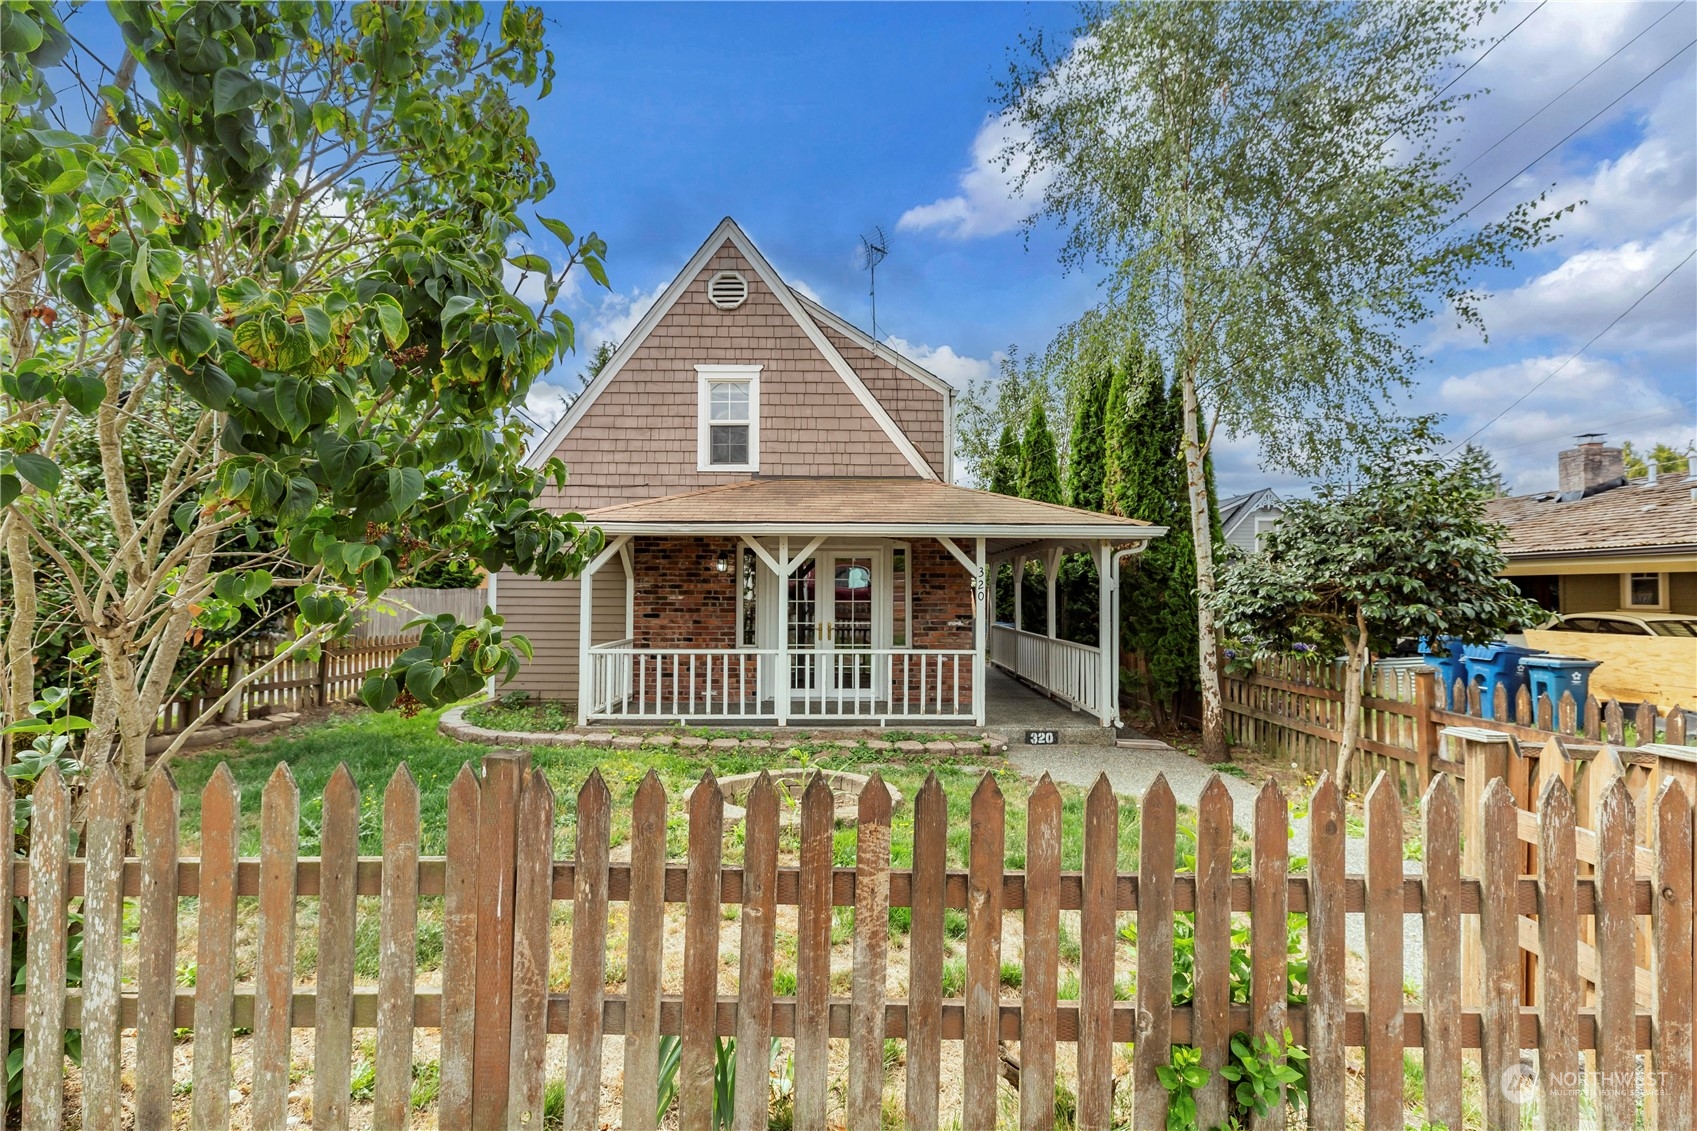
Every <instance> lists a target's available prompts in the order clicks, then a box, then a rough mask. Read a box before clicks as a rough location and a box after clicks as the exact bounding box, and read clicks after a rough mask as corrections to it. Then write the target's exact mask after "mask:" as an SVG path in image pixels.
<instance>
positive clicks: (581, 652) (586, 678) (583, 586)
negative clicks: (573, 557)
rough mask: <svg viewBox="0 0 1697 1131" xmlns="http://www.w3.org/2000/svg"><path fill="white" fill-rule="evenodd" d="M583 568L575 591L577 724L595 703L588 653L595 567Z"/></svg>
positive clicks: (593, 599) (587, 715)
mask: <svg viewBox="0 0 1697 1131" xmlns="http://www.w3.org/2000/svg"><path fill="white" fill-rule="evenodd" d="M596 564H597V563H595V562H591V563H590V564H589V565H586V566H584V568H583V574H582V575H581V576H580V577H579V578H578V583H577V585H578V590H577V593H578V595H577V717H578V721H579V722H583V721H585V720H587V719H588V718H589V712H590V710H591V709H592V705H593V704H594V702H595V673H594V671H593V670H592V669H591V667H590V664H591V662H592V661H593V659H594V656H593V655H592V654H591V652H590V651H589V642H590V633H591V632H592V631H593V630H594V627H595V566H596Z"/></svg>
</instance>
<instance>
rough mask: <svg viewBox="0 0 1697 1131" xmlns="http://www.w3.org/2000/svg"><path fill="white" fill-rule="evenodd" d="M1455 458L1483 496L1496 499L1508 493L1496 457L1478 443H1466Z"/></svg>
mask: <svg viewBox="0 0 1697 1131" xmlns="http://www.w3.org/2000/svg"><path fill="white" fill-rule="evenodd" d="M1456 459H1457V461H1459V462H1460V463H1461V464H1463V465H1464V466H1465V467H1466V468H1467V469H1468V472H1469V474H1470V475H1471V476H1472V477H1473V479H1474V481H1475V482H1477V483H1478V484H1479V490H1480V493H1481V494H1482V495H1483V496H1484V497H1485V498H1487V499H1496V498H1501V497H1502V496H1503V495H1506V494H1508V482H1507V480H1505V479H1504V478H1503V473H1502V469H1501V468H1499V467H1498V466H1497V461H1496V457H1494V456H1492V455H1491V453H1490V452H1488V451H1486V450H1485V449H1484V448H1482V447H1480V446H1479V445H1478V444H1468V445H1467V446H1466V447H1464V448H1462V449H1461V454H1460V455H1458V456H1457V457H1456Z"/></svg>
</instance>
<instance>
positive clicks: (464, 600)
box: [354, 588, 489, 637]
mask: <svg viewBox="0 0 1697 1131" xmlns="http://www.w3.org/2000/svg"><path fill="white" fill-rule="evenodd" d="M488 604H489V590H488V589H486V588H484V589H388V590H385V591H384V593H383V598H382V600H381V601H380V602H379V604H378V605H374V606H371V607H369V608H367V609H366V611H365V615H364V616H362V617H361V618H360V620H359V623H358V624H356V625H354V635H355V636H363V637H389V636H394V635H395V634H396V633H399V632H400V631H401V626H402V625H404V624H406V623H407V622H408V621H410V620H412V619H413V618H414V617H420V616H429V617H433V616H435V615H437V614H438V613H453V614H454V616H456V617H458V618H459V619H460V621H461V622H462V623H464V624H475V623H477V618H478V617H481V616H482V615H483V610H484V608H485V607H487V606H488ZM414 631H415V632H416V631H417V630H416V629H415V630H414Z"/></svg>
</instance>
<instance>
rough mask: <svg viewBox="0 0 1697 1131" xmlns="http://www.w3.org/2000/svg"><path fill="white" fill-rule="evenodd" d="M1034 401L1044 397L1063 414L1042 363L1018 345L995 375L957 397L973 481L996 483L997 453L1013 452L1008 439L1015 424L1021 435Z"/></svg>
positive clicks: (964, 460) (961, 454) (961, 452)
mask: <svg viewBox="0 0 1697 1131" xmlns="http://www.w3.org/2000/svg"><path fill="white" fill-rule="evenodd" d="M1033 398H1040V399H1041V400H1042V401H1043V404H1044V407H1045V408H1046V409H1047V410H1048V411H1050V412H1055V411H1057V410H1058V408H1059V405H1060V403H1061V398H1060V395H1059V391H1058V390H1056V389H1055V388H1053V387H1052V386H1051V384H1050V381H1049V373H1048V370H1047V368H1046V367H1045V366H1044V365H1043V363H1042V360H1041V359H1040V358H1036V357H1031V356H1027V355H1022V354H1021V353H1020V352H1019V350H1018V349H1017V348H1015V347H1013V346H1010V347H1008V351H1007V354H1006V355H1005V356H1004V357H1002V359H1001V363H1000V365H999V366H998V367H997V372H996V374H995V375H994V376H991V377H987V378H985V379H983V380H980V381H972V382H969V383H968V384H967V386H966V388H964V389H962V390H960V392H959V394H958V395H957V396H956V398H955V448H956V457H957V461H958V463H959V466H960V468H961V470H962V472H963V474H964V475H965V477H966V479H967V480H968V481H970V482H972V483H976V484H978V485H979V486H987V485H988V484H990V483H991V482H992V481H993V480H994V478H995V468H994V463H995V460H996V455H997V453H998V452H1002V451H1006V450H1007V449H1006V447H1005V445H1003V444H1002V442H1001V441H1002V437H1003V435H1004V433H1005V432H1006V431H1007V429H1008V427H1009V426H1010V425H1011V426H1012V427H1013V434H1014V436H1015V437H1018V436H1019V434H1020V433H1021V431H1022V430H1023V428H1024V427H1025V418H1026V416H1027V415H1028V414H1029V412H1030V409H1031V401H1032V399H1033ZM1015 482H1016V484H1017V480H1016V481H1015ZM991 489H992V490H994V488H991ZM1002 493H1003V494H1009V495H1017V494H1018V493H1019V492H1018V490H1017V489H1015V490H1010V491H1005V492H1002Z"/></svg>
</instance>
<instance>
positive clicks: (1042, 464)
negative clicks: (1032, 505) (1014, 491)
mask: <svg viewBox="0 0 1697 1131" xmlns="http://www.w3.org/2000/svg"><path fill="white" fill-rule="evenodd" d="M1019 493H1020V496H1021V497H1022V498H1027V499H1035V500H1036V501H1038V502H1040V503H1059V502H1061V501H1062V499H1061V458H1060V453H1059V452H1057V451H1056V450H1055V433H1054V431H1053V430H1052V429H1051V428H1050V427H1049V412H1048V409H1046V408H1045V407H1044V406H1043V401H1042V400H1041V399H1039V398H1035V397H1034V398H1032V400H1031V407H1030V409H1029V410H1028V411H1027V412H1026V416H1025V429H1024V431H1023V432H1022V433H1021V434H1020V438H1019Z"/></svg>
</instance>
